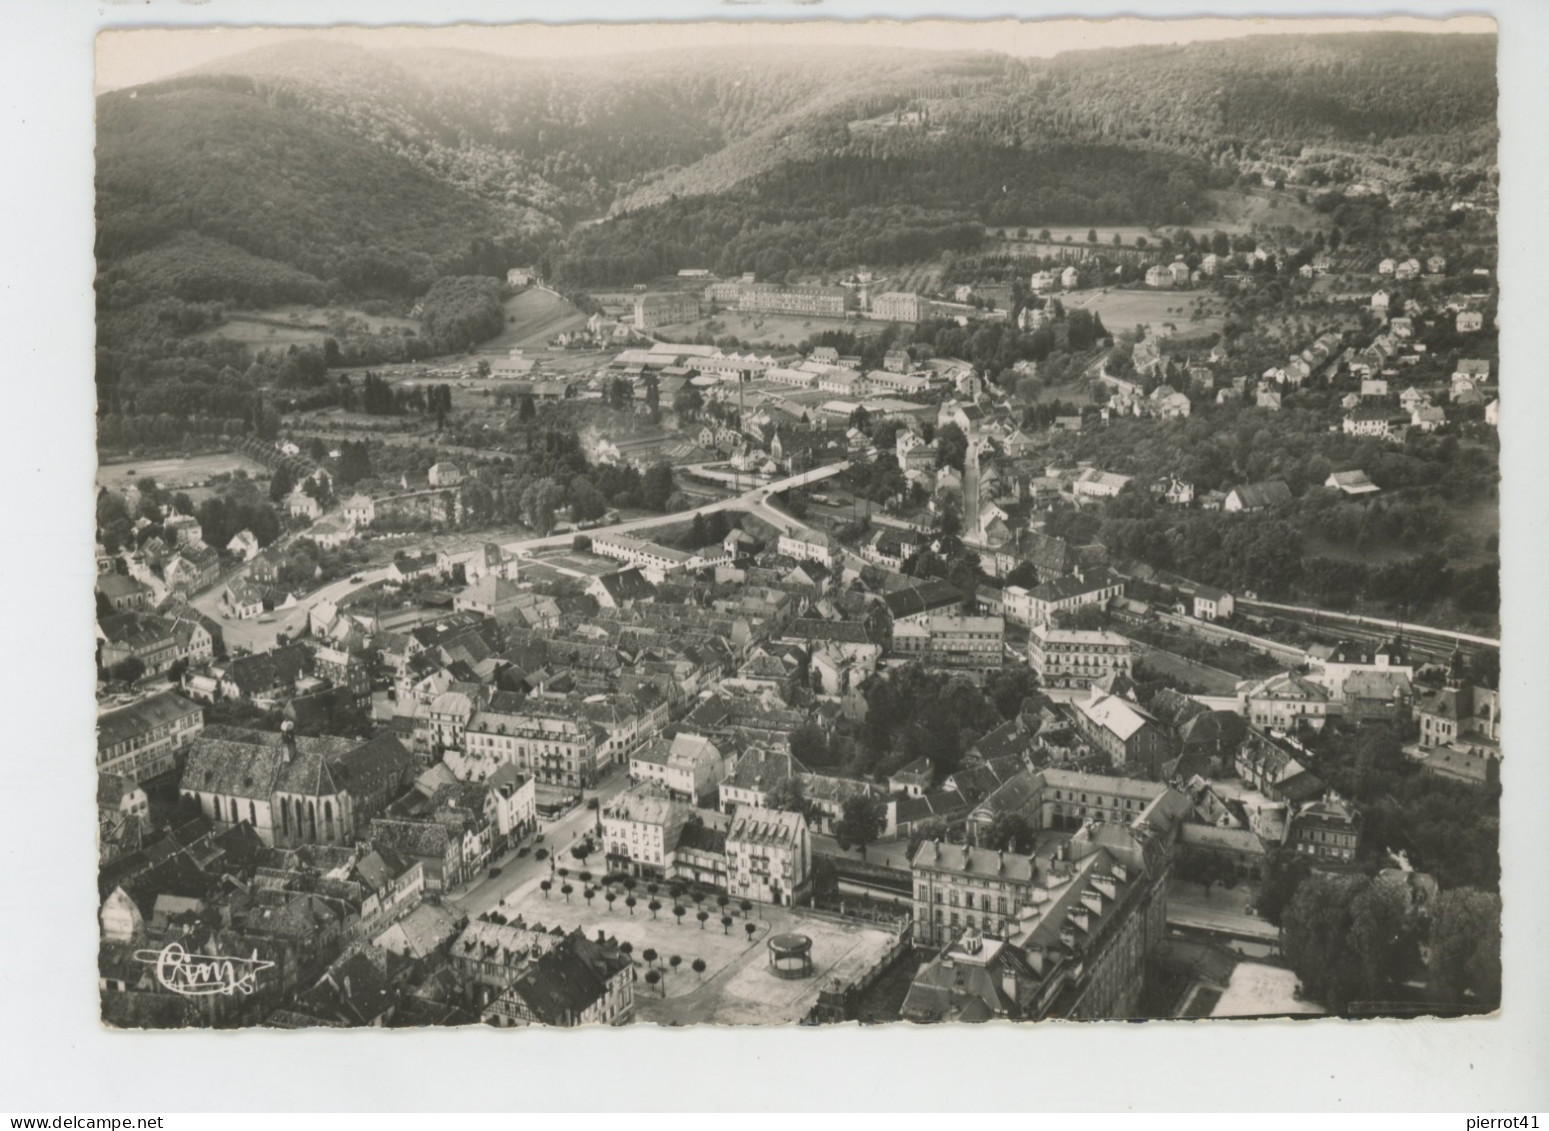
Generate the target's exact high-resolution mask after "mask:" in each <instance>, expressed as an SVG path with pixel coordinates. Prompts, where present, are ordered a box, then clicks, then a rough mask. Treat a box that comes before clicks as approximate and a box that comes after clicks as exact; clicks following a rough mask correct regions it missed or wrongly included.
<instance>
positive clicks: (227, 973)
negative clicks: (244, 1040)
mask: <svg viewBox="0 0 1549 1131" xmlns="http://www.w3.org/2000/svg"><path fill="white" fill-rule="evenodd" d="M134 956H135V958H136V959H137V960H138V961H140V962H144V963H147V964H149V965H151V966H154V967H155V968H156V980H157V981H158V982H160V983H161V984H162V985H163V986H164V987H165V988H166V989H169V990H171V991H172V992H173V993H175V994H185V995H187V996H189V997H205V996H208V995H211V994H225V995H227V996H228V997H229V996H230V995H232V994H236V993H241V994H250V993H252V992H253V991H254V990H255V989H257V988H258V972H259V971H260V970H267V969H269V967H271V966H273V965H274V963H272V962H265V961H264V960H263V959H261V958H259V957H258V952H257V951H256V950H255V951H253V953H252V955H251V956H250V957H248V958H225V957H223V956H221V955H218V954H189V953H188V951H186V950H184V949H183V944H182V943H168V944H167V945H166V946H164V947H162V948H161V949H160V950H137V951H135V953H134Z"/></svg>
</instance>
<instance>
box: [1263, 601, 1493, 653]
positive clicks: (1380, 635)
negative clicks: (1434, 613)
mask: <svg viewBox="0 0 1549 1131" xmlns="http://www.w3.org/2000/svg"><path fill="white" fill-rule="evenodd" d="M1242 604H1243V605H1244V606H1245V610H1244V611H1247V609H1248V608H1252V609H1254V610H1255V612H1256V613H1260V614H1261V615H1264V616H1265V617H1266V618H1267V619H1270V620H1273V621H1276V622H1279V623H1280V624H1295V625H1297V626H1298V627H1300V628H1302V629H1303V630H1304V631H1307V632H1310V633H1311V634H1312V635H1314V636H1316V637H1318V638H1319V639H1320V640H1323V641H1325V642H1326V643H1329V644H1335V643H1338V642H1339V641H1341V640H1349V641H1351V642H1352V643H1357V644H1368V645H1377V644H1383V643H1386V642H1387V641H1389V640H1392V639H1394V638H1395V637H1402V639H1403V641H1404V645H1405V646H1406V647H1407V648H1408V649H1409V652H1410V655H1411V656H1412V657H1413V658H1414V659H1416V660H1419V661H1424V662H1428V663H1436V664H1446V663H1447V662H1448V661H1449V660H1451V658H1452V654H1453V652H1454V651H1456V650H1457V649H1459V648H1461V649H1462V651H1463V654H1464V656H1466V657H1469V658H1472V657H1474V656H1477V655H1479V654H1480V653H1482V652H1485V651H1491V650H1495V651H1498V650H1499V648H1500V645H1499V643H1498V642H1495V641H1492V640H1490V639H1489V638H1488V637H1479V636H1471V635H1469V634H1467V633H1449V632H1447V631H1446V630H1443V629H1432V628H1427V627H1425V626H1424V625H1403V626H1402V627H1398V626H1396V625H1395V626H1394V627H1391V628H1390V627H1388V626H1387V625H1383V624H1371V623H1362V622H1361V621H1352V620H1345V619H1338V618H1333V617H1330V616H1326V615H1321V614H1318V613H1315V612H1311V613H1310V612H1306V611H1301V610H1290V609H1286V608H1268V607H1263V606H1259V605H1257V604H1252V603H1250V602H1248V601H1243V602H1242Z"/></svg>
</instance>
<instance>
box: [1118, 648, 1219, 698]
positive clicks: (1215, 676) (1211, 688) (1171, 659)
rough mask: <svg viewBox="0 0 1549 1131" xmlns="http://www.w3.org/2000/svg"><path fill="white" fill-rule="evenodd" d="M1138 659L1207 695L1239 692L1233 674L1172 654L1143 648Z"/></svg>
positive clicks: (1153, 669)
mask: <svg viewBox="0 0 1549 1131" xmlns="http://www.w3.org/2000/svg"><path fill="white" fill-rule="evenodd" d="M1136 658H1137V659H1138V660H1140V661H1141V662H1143V663H1144V664H1145V665H1146V667H1147V668H1148V669H1149V670H1151V671H1153V672H1155V673H1157V674H1159V675H1164V676H1168V677H1169V678H1172V679H1178V680H1183V681H1185V682H1187V683H1190V684H1194V685H1197V686H1198V687H1200V688H1202V689H1203V694H1206V695H1231V694H1232V693H1233V692H1235V691H1236V690H1237V683H1238V677H1237V676H1235V675H1233V674H1232V673H1231V672H1228V671H1222V670H1221V669H1220V668H1213V667H1209V666H1208V665H1205V664H1200V663H1196V662H1195V661H1193V660H1187V659H1184V658H1183V657H1182V656H1178V655H1175V654H1173V653H1172V652H1163V651H1161V650H1160V649H1156V648H1146V647H1142V648H1141V650H1140V654H1139V655H1138V656H1137V657H1136Z"/></svg>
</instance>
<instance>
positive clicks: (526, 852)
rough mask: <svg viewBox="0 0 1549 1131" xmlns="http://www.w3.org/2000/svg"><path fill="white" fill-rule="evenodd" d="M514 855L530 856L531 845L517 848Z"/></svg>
mask: <svg viewBox="0 0 1549 1131" xmlns="http://www.w3.org/2000/svg"><path fill="white" fill-rule="evenodd" d="M516 854H517V855H518V856H531V855H532V845H530V844H524V845H522V847H521V848H518V849H517V850H516Z"/></svg>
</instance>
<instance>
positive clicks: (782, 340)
mask: <svg viewBox="0 0 1549 1131" xmlns="http://www.w3.org/2000/svg"><path fill="white" fill-rule="evenodd" d="M884 325H885V323H882V322H860V321H855V320H852V319H848V318H803V317H799V316H797V315H786V314H756V313H753V312H751V311H742V310H718V311H716V312H715V314H714V315H711V316H709V317H706V318H701V319H699V320H698V321H696V322H686V323H683V324H681V325H677V326H663V327H661V333H662V335H663V336H664V337H668V338H674V339H681V338H692V337H694V336H696V335H697V334H699V333H700V332H705V333H708V334H710V335H712V336H714V337H717V338H719V337H723V336H725V335H728V334H729V335H731V336H732V337H734V338H738V339H740V340H742V341H744V342H754V343H757V344H760V345H762V344H764V343H768V344H769V345H772V346H794V345H798V344H800V343H801V342H804V341H806V340H807V339H808V338H811V337H813V336H815V335H817V334H821V333H822V332H823V331H824V330H848V331H850V332H851V333H853V334H863V335H864V334H880V333H881V332H882V327H883V326H884Z"/></svg>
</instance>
